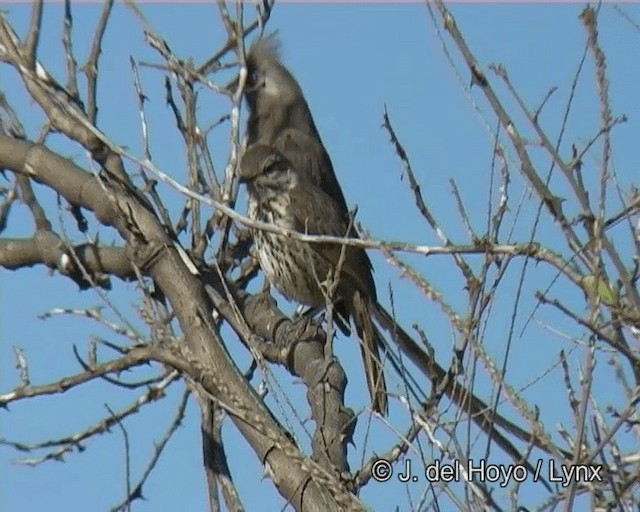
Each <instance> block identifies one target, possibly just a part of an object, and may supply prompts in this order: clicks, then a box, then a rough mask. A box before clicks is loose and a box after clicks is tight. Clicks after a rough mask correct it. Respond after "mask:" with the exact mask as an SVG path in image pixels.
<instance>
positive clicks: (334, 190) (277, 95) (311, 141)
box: [244, 33, 348, 217]
mask: <svg viewBox="0 0 640 512" xmlns="http://www.w3.org/2000/svg"><path fill="white" fill-rule="evenodd" d="M279 47H280V45H279V42H278V39H277V37H276V33H273V34H270V35H268V36H266V37H263V38H262V39H259V40H257V41H256V42H255V43H253V44H252V45H251V48H250V50H249V53H248V54H247V76H248V78H247V83H246V86H245V91H244V93H245V99H246V101H247V105H248V107H249V118H248V119H247V143H248V145H249V146H251V145H252V144H254V143H256V142H258V141H259V142H262V143H265V144H269V145H271V146H273V147H275V148H277V149H278V150H279V151H280V152H281V153H282V154H283V155H284V156H285V157H286V158H287V159H288V160H289V161H290V162H291V164H292V165H293V166H294V167H295V168H296V169H298V172H299V175H300V177H301V178H303V179H304V180H308V181H311V182H312V183H313V184H314V185H317V186H318V187H320V188H321V189H322V190H323V191H324V192H325V193H326V194H327V195H329V196H330V197H331V198H332V199H333V200H334V201H335V202H336V203H338V206H339V207H340V211H341V212H342V213H343V215H344V216H345V217H347V216H348V209H347V203H346V201H345V199H344V194H343V193H342V189H341V188H340V184H339V183H338V180H337V179H336V175H335V173H334V171H333V165H332V164H331V159H330V158H329V155H328V153H327V151H326V149H325V148H324V145H323V144H322V139H321V138H320V134H319V133H318V130H317V128H316V125H315V123H314V122H313V117H312V115H311V111H310V110H309V106H308V104H307V100H306V99H305V97H304V94H303V93H302V89H301V88H300V85H299V84H298V82H297V81H296V79H295V78H294V77H293V75H292V74H291V73H290V72H289V70H288V69H287V68H286V67H285V66H284V65H283V64H282V62H281V61H280V55H279Z"/></svg>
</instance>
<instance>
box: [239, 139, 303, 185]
mask: <svg viewBox="0 0 640 512" xmlns="http://www.w3.org/2000/svg"><path fill="white" fill-rule="evenodd" d="M237 175H238V178H239V179H240V183H245V184H246V185H247V186H248V188H249V191H250V192H251V191H255V190H263V191H264V190H270V191H284V190H288V189H290V188H292V187H294V186H295V185H296V184H297V181H298V178H297V175H296V173H295V171H294V169H293V168H292V166H291V163H290V162H289V160H287V158H286V157H285V156H284V155H283V154H282V153H280V151H278V150H277V149H276V148H274V147H272V146H270V145H268V144H263V143H256V144H253V145H251V146H249V147H248V148H247V150H246V151H245V152H244V155H242V159H241V160H240V166H239V169H238V174H237Z"/></svg>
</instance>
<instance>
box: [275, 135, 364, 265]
mask: <svg viewBox="0 0 640 512" xmlns="http://www.w3.org/2000/svg"><path fill="white" fill-rule="evenodd" d="M273 145H274V147H275V148H276V149H278V150H279V151H280V152H281V153H282V154H283V155H284V156H285V157H286V158H287V159H288V160H289V162H291V165H292V166H293V168H294V169H295V170H296V171H297V172H298V175H299V176H301V177H302V178H303V179H304V180H305V181H308V182H310V183H312V184H313V185H315V186H317V187H320V188H321V189H322V191H323V192H324V193H325V194H327V195H328V196H329V197H330V198H332V199H333V201H334V202H335V203H336V205H337V207H338V211H339V212H341V213H342V214H343V215H344V217H345V220H344V221H343V222H344V223H345V227H346V223H347V222H348V212H349V210H348V208H347V203H346V201H345V199H344V195H343V193H342V188H341V187H340V184H339V183H338V180H337V178H336V175H335V173H334V172H333V165H332V164H331V159H330V158H329V155H328V154H327V152H326V150H325V149H324V146H323V145H322V141H321V140H320V139H319V138H318V137H312V136H310V135H307V134H306V133H304V132H302V131H300V130H296V129H294V128H287V129H286V130H283V131H282V132H281V133H280V135H278V137H276V139H275V141H274V142H273ZM340 236H344V233H341V234H340ZM349 236H351V237H352V238H358V232H357V230H356V228H355V226H352V227H351V232H350V233H349ZM362 254H363V258H364V262H365V264H366V265H367V268H368V269H369V270H373V265H372V264H371V260H369V256H367V253H366V252H364V251H362Z"/></svg>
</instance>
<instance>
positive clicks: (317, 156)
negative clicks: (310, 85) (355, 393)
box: [244, 33, 375, 335]
mask: <svg viewBox="0 0 640 512" xmlns="http://www.w3.org/2000/svg"><path fill="white" fill-rule="evenodd" d="M279 49H280V44H279V41H278V39H277V35H276V33H272V34H270V35H268V36H266V37H263V38H262V39H258V40H257V41H256V42H254V43H253V44H252V45H251V48H250V49H249V53H248V54H247V74H248V78H247V83H246V85H245V90H244V95H245V99H246V101H247V106H248V107H249V117H248V119H247V142H248V145H249V146H251V145H252V144H255V143H256V142H258V141H259V142H262V143H264V144H268V145H270V146H273V147H274V148H276V149H278V150H279V151H280V152H281V153H282V154H283V155H284V156H285V158H286V159H287V160H288V161H289V162H291V165H292V166H293V167H294V168H295V169H296V170H297V172H298V175H299V176H300V178H302V179H303V180H305V181H308V182H311V183H312V184H313V185H315V186H317V187H320V188H321V189H322V190H323V191H324V192H325V193H326V194H327V195H328V196H329V197H331V198H332V199H333V200H334V201H335V202H336V204H337V206H338V210H339V211H340V212H341V214H342V215H343V216H344V221H345V222H346V223H347V224H348V223H349V210H348V208H347V203H346V201H345V198H344V194H343V193H342V188H341V187H340V184H339V183H338V180H337V178H336V175H335V173H334V171H333V165H332V163H331V159H330V158H329V154H328V153H327V150H326V149H325V147H324V145H323V144H322V139H321V138H320V134H319V133H318V130H317V128H316V125H315V123H314V122H313V116H312V115H311V111H310V109H309V105H308V104H307V101H306V99H305V97H304V94H303V92H302V89H301V88H300V84H298V82H297V80H296V79H295V78H294V76H293V75H292V74H291V72H290V71H289V70H288V69H287V68H286V67H285V66H284V65H283V64H282V62H281V60H280V54H279ZM349 236H351V237H353V238H357V237H358V232H357V231H356V229H355V228H354V227H353V226H352V228H351V231H350V232H349ZM364 259H365V260H366V265H367V267H368V268H369V270H372V269H373V266H372V265H371V261H370V260H369V257H368V256H367V255H366V253H365V254H364ZM374 288H375V287H374ZM335 308H336V311H337V312H338V313H339V315H341V316H346V311H345V305H344V304H343V303H342V302H340V301H338V302H337V303H336V304H335ZM338 326H339V327H340V329H341V330H342V331H343V332H344V334H345V335H348V334H349V328H348V326H346V325H344V323H342V322H340V321H338Z"/></svg>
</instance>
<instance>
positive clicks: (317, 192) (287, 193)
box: [240, 143, 387, 414]
mask: <svg viewBox="0 0 640 512" xmlns="http://www.w3.org/2000/svg"><path fill="white" fill-rule="evenodd" d="M301 174H302V173H299V172H298V169H297V168H296V167H294V166H293V165H292V164H291V162H290V161H289V160H288V159H287V158H286V157H285V156H284V155H283V154H282V153H281V152H280V151H278V150H277V149H276V148H274V147H272V146H269V145H266V144H262V143H258V144H254V145H253V146H251V147H249V148H248V149H247V151H246V152H245V154H244V156H243V158H242V162H241V165H240V179H241V181H243V182H245V183H246V184H247V189H248V192H249V197H250V201H249V216H250V217H251V218H252V219H255V220H258V221H261V222H265V223H269V224H275V225H277V226H280V227H283V228H286V229H290V230H293V231H297V232H301V233H308V234H314V235H331V236H345V233H346V232H347V230H348V227H349V224H348V223H347V222H345V219H344V215H343V214H342V210H341V208H340V206H339V205H338V204H337V203H336V202H335V201H334V200H333V199H332V198H331V197H329V196H328V195H327V194H326V193H325V192H324V191H323V190H322V189H321V188H320V187H318V186H316V185H313V184H312V183H310V182H308V181H305V180H304V179H303V178H302V177H301ZM253 234H254V241H255V244H256V248H257V251H258V259H259V261H260V266H261V267H262V270H263V271H264V273H265V274H266V276H267V278H268V279H269V282H270V283H271V284H273V285H274V286H275V287H276V288H278V290H280V292H282V293H283V294H284V295H285V296H287V297H288V298H290V299H293V300H296V301H298V302H301V303H303V304H306V305H308V306H313V307H323V306H324V305H325V304H326V299H325V295H324V293H323V288H322V287H321V284H320V283H326V281H327V278H328V277H329V275H332V273H333V272H334V270H335V268H336V266H337V264H338V262H339V260H340V254H341V251H342V250H343V248H342V246H341V245H339V244H317V243H306V242H302V241H300V240H297V239H295V238H293V237H286V236H282V235H278V234H276V233H271V232H267V231H264V230H254V233H253ZM344 251H345V254H344V262H343V266H342V268H341V272H340V275H339V278H338V284H337V289H336V292H335V293H336V295H337V298H340V299H341V300H342V301H343V304H344V309H345V312H346V315H347V319H348V318H351V319H352V320H353V323H354V325H355V328H356V332H357V334H358V337H359V338H360V340H361V345H360V348H361V352H362V358H363V361H364V366H365V373H366V376H367V385H368V388H369V393H370V395H371V401H372V406H373V408H374V409H375V410H376V411H378V412H380V413H382V414H385V413H386V411H387V395H386V384H385V380H384V374H383V371H382V365H381V363H380V359H379V352H378V345H379V340H378V339H377V333H376V330H375V329H374V326H373V324H372V320H371V308H372V307H373V305H374V304H375V303H376V302H377V300H376V289H375V284H374V282H373V278H372V276H371V271H370V268H369V259H368V258H367V255H366V252H365V251H364V250H363V249H360V248H357V247H351V246H347V247H346V248H345V249H344Z"/></svg>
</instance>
